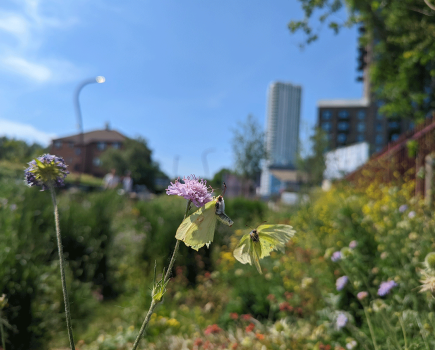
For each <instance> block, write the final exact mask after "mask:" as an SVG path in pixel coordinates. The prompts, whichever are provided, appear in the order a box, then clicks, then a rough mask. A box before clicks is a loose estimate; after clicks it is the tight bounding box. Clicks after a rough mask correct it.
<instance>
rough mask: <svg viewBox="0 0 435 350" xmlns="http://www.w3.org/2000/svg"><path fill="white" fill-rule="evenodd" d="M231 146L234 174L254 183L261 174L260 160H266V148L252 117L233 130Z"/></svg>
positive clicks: (259, 127)
mask: <svg viewBox="0 0 435 350" xmlns="http://www.w3.org/2000/svg"><path fill="white" fill-rule="evenodd" d="M232 146H233V153H234V160H235V168H236V172H237V173H238V174H239V175H241V176H243V177H244V178H246V179H252V180H254V181H255V180H256V178H257V176H258V174H259V173H260V172H261V165H260V164H261V160H262V159H265V158H266V148H265V143H264V133H263V131H262V127H261V125H260V124H259V123H258V122H257V121H256V120H255V118H254V117H253V116H252V115H248V117H247V118H246V120H245V122H243V123H241V122H239V123H238V128H237V129H234V130H233V139H232Z"/></svg>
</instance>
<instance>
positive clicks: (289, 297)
mask: <svg viewBox="0 0 435 350" xmlns="http://www.w3.org/2000/svg"><path fill="white" fill-rule="evenodd" d="M284 295H285V297H286V299H287V300H288V299H291V298H293V293H290V292H285V293H284Z"/></svg>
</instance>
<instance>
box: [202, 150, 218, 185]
mask: <svg viewBox="0 0 435 350" xmlns="http://www.w3.org/2000/svg"><path fill="white" fill-rule="evenodd" d="M214 151H215V149H214V148H208V149H206V150H205V151H204V152H202V166H203V167H204V173H205V177H206V178H208V177H209V173H208V162H207V154H209V153H211V152H214Z"/></svg>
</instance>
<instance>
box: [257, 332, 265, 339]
mask: <svg viewBox="0 0 435 350" xmlns="http://www.w3.org/2000/svg"><path fill="white" fill-rule="evenodd" d="M255 336H256V337H257V339H258V340H263V339H264V334H261V333H257V334H256V335H255Z"/></svg>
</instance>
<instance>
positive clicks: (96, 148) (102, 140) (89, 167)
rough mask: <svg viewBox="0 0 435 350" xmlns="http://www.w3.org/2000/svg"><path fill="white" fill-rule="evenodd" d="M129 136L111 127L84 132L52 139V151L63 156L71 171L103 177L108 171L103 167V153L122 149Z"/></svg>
mask: <svg viewBox="0 0 435 350" xmlns="http://www.w3.org/2000/svg"><path fill="white" fill-rule="evenodd" d="M126 138H127V137H126V136H124V135H122V134H121V133H120V132H118V131H116V130H110V129H109V127H106V129H103V130H95V131H90V132H86V133H84V134H83V143H82V142H81V139H82V135H81V134H76V135H71V136H67V137H62V138H59V139H54V140H52V143H51V145H50V153H51V154H55V155H57V156H60V157H63V159H64V160H65V162H66V164H67V165H68V166H69V167H68V169H69V171H71V172H83V173H86V174H91V175H93V176H97V177H102V176H104V175H105V174H106V173H107V171H106V170H105V169H103V168H102V167H101V160H100V157H101V155H102V154H103V153H104V152H105V151H106V150H107V149H110V148H115V149H122V147H123V144H124V141H125V139H126Z"/></svg>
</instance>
